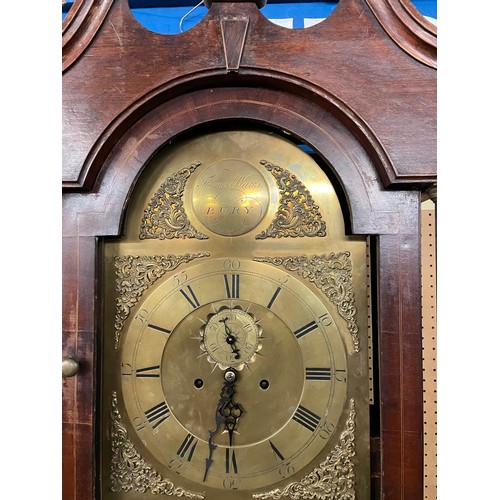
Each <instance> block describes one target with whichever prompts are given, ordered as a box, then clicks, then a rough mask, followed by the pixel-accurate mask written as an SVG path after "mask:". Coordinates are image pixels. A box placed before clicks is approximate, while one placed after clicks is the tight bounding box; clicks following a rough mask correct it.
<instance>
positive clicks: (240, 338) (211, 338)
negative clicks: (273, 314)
mask: <svg viewBox="0 0 500 500" xmlns="http://www.w3.org/2000/svg"><path fill="white" fill-rule="evenodd" d="M261 333H262V327H261V326H259V325H258V324H257V321H256V319H255V317H254V315H253V314H252V313H250V312H248V311H245V310H243V309H242V307H240V306H234V307H227V306H222V307H221V308H220V309H219V310H218V311H217V312H216V313H214V314H210V315H209V316H208V318H207V322H206V323H205V324H204V325H203V326H202V327H201V329H200V335H201V349H202V351H204V352H206V354H207V359H208V361H209V362H210V363H217V365H218V366H219V368H221V369H222V370H225V369H227V368H230V367H231V368H235V369H236V370H242V369H243V368H244V367H245V365H247V364H248V363H251V362H253V361H255V358H256V356H257V352H258V351H260V349H261V348H262V343H261V341H260V336H261Z"/></svg>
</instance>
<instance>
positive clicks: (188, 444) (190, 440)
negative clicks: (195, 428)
mask: <svg viewBox="0 0 500 500" xmlns="http://www.w3.org/2000/svg"><path fill="white" fill-rule="evenodd" d="M197 443H198V440H197V439H196V438H195V437H194V436H193V435H192V434H189V433H188V435H187V436H186V437H185V439H184V441H183V442H182V444H181V445H180V447H179V449H178V450H177V455H178V456H179V457H181V458H184V457H185V456H186V454H187V461H188V462H191V459H192V458H193V453H194V450H195V448H196V444H197ZM188 452H189V453H188Z"/></svg>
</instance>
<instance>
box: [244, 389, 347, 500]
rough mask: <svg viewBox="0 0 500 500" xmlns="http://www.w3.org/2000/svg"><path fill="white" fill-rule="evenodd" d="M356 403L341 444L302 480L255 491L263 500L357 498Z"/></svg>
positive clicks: (341, 499)
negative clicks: (259, 491)
mask: <svg viewBox="0 0 500 500" xmlns="http://www.w3.org/2000/svg"><path fill="white" fill-rule="evenodd" d="M355 431H356V405H355V401H354V399H351V400H350V402H349V417H348V419H347V421H346V425H345V428H344V430H343V431H342V434H341V436H340V439H339V442H338V444H337V446H335V448H334V449H333V450H332V451H331V452H330V453H329V454H328V456H327V457H326V459H325V460H324V461H323V462H321V463H320V464H319V466H318V467H316V468H315V469H314V470H313V471H312V472H310V473H309V474H307V476H304V477H303V478H302V479H301V480H300V481H296V482H293V483H290V484H288V485H287V486H285V487H284V488H276V489H274V490H271V491H266V492H264V493H254V495H253V497H254V498H258V499H261V500H267V499H273V500H278V499H281V498H290V499H292V500H299V499H302V498H306V499H320V500H327V499H328V500H355V498H356V490H355V479H356V476H355V472H354V470H355V469H354V462H353V458H354V456H355V455H356V443H355V438H356V435H355Z"/></svg>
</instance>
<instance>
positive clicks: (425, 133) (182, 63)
mask: <svg viewBox="0 0 500 500" xmlns="http://www.w3.org/2000/svg"><path fill="white" fill-rule="evenodd" d="M209 4H210V9H209V12H208V14H207V16H206V17H205V18H204V19H203V20H202V21H201V22H200V23H199V24H198V25H197V26H195V27H194V28H192V29H190V30H189V31H187V32H186V33H183V34H181V35H172V36H162V35H158V34H155V33H151V32H149V31H147V30H146V29H145V28H143V27H142V26H140V25H139V24H138V23H137V21H136V20H135V19H134V18H133V16H132V14H131V12H130V9H129V7H128V3H127V1H126V0H114V1H112V0H107V1H100V2H98V1H95V0H89V1H85V0H82V1H81V2H79V3H78V5H76V4H75V10H74V11H73V13H72V16H73V18H72V20H71V19H70V21H68V22H67V23H66V25H65V26H64V28H65V31H64V38H63V147H64V155H63V162H64V163H63V231H64V234H63V290H64V293H63V338H62V339H63V357H65V358H74V359H76V360H78V362H79V371H78V373H77V374H76V375H74V376H71V377H66V378H64V379H63V498H64V500H70V499H75V500H90V499H93V498H96V499H97V498H99V491H98V483H97V479H96V478H97V472H96V450H95V445H96V443H95V438H96V433H97V423H98V420H97V412H98V411H99V409H98V407H97V396H96V392H97V391H98V376H99V373H98V369H97V366H98V358H99V352H98V346H99V317H100V316H99V314H100V300H99V299H98V297H99V294H100V292H101V291H100V288H99V277H100V262H99V245H100V243H99V237H101V236H116V235H119V234H120V232H121V230H122V224H123V217H124V214H125V211H126V208H127V203H128V200H129V198H130V195H131V193H132V191H133V188H134V185H135V182H136V180H137V179H138V177H139V176H140V174H141V172H143V170H144V169H145V168H147V163H148V161H149V159H150V158H151V156H152V155H153V154H154V153H155V152H156V151H157V150H158V149H160V148H161V147H162V146H163V145H164V144H165V143H167V142H168V141H172V140H175V139H176V138H177V137H180V136H183V135H184V134H186V133H189V132H190V131H193V130H196V129H199V127H203V126H205V127H210V126H211V125H212V124H221V123H225V122H227V123H229V122H236V121H238V122H240V123H242V122H243V123H247V124H251V125H252V126H257V127H261V128H268V129H270V130H277V131H284V132H285V133H287V134H291V135H292V136H294V137H296V138H297V139H300V140H301V141H302V142H304V143H306V144H308V145H310V146H311V147H312V148H313V149H314V150H315V151H316V152H317V153H318V155H319V156H320V157H321V159H322V160H323V162H324V164H325V165H326V168H329V169H331V172H330V173H331V174H332V175H334V176H335V177H336V179H337V181H338V186H339V189H341V190H342V191H343V195H344V197H345V200H346V205H347V206H346V217H347V219H348V220H347V226H348V227H349V230H350V232H351V233H352V234H359V235H373V242H374V243H375V248H374V251H375V252H376V280H375V281H376V286H377V294H376V300H377V302H376V304H374V306H375V307H376V309H378V314H377V317H378V323H377V325H376V326H377V332H378V335H377V343H378V371H377V373H378V379H379V380H378V384H379V392H378V398H379V401H378V405H377V406H376V408H377V409H376V411H374V413H375V415H374V417H373V418H374V422H377V423H376V424H375V423H374V426H375V427H377V426H379V428H380V435H374V440H373V443H372V444H373V468H374V470H373V477H372V492H373V495H372V496H373V498H385V499H391V500H392V499H394V500H396V499H407V500H409V499H415V498H423V408H422V377H421V371H422V366H421V364H422V361H421V307H420V261H419V258H417V256H418V255H420V239H419V214H420V191H422V190H425V189H427V188H428V187H430V186H432V185H434V184H435V182H436V152H435V149H436V144H435V141H436V138H435V135H436V130H435V121H436V109H435V80H436V71H435V66H436V64H435V46H436V43H435V29H433V28H430V27H429V26H427V24H428V23H426V22H425V20H421V19H419V18H418V16H417V15H416V13H415V12H414V10H412V8H411V7H409V6H408V5H409V2H408V1H406V0H385V1H382V0H340V2H339V6H338V7H337V9H336V10H335V11H334V13H333V14H332V15H331V16H330V17H329V18H327V19H326V20H325V21H323V22H322V23H320V24H319V25H317V26H315V27H312V28H308V29H307V30H293V31H291V30H286V29H284V28H281V27H279V26H275V25H273V24H271V23H270V22H269V21H268V20H266V19H265V18H264V17H263V16H262V14H261V13H260V12H259V9H258V7H257V5H256V4H255V2H252V1H248V2H245V1H235V2H223V1H213V2H209ZM76 7H77V8H76ZM236 18H238V19H245V32H244V36H243V37H242V36H240V35H241V33H236V35H234V34H233V35H231V34H229V38H228V32H227V31H226V32H225V34H224V33H223V32H222V31H221V30H222V29H223V28H221V20H223V19H226V20H227V19H236ZM71 26H73V27H71ZM233 28H234V27H232V28H231V29H233ZM237 29H238V28H237ZM224 35H225V39H224ZM236 40H239V41H236ZM241 40H243V41H241ZM231 44H233V45H234V44H237V45H238V46H236V47H235V46H232V45H231ZM239 44H241V46H240V45H239ZM240 49H241V52H240ZM228 51H229V53H230V54H233V55H232V56H230V57H231V61H230V62H231V64H228ZM234 54H236V56H234ZM235 61H236V62H235ZM374 272H375V271H374ZM96 297H97V299H96ZM361 500H365V499H361Z"/></svg>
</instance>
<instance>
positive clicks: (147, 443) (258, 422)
mask: <svg viewBox="0 0 500 500" xmlns="http://www.w3.org/2000/svg"><path fill="white" fill-rule="evenodd" d="M144 171H145V172H146V171H147V173H148V174H147V175H142V176H141V178H140V179H139V180H138V181H137V184H136V186H135V188H134V193H132V194H131V197H130V203H129V208H128V213H127V217H126V218H125V226H124V236H123V237H122V238H120V239H119V240H113V241H107V242H106V243H105V245H104V251H105V259H106V261H105V266H104V267H105V273H106V276H105V291H106V293H105V325H104V332H103V339H104V340H103V342H104V351H103V356H102V359H103V370H104V371H103V376H102V384H103V390H102V395H103V396H102V397H103V405H104V404H110V402H111V400H113V402H114V401H116V402H115V403H114V406H113V408H114V411H113V418H114V420H113V424H112V426H111V428H110V425H109V421H108V420H106V418H108V415H109V413H106V411H105V410H103V412H102V415H103V425H102V436H103V438H102V443H103V445H102V464H103V467H102V477H103V483H102V492H103V500H117V499H118V498H119V499H120V500H127V497H128V495H129V493H130V498H132V497H133V498H134V499H137V500H146V499H147V498H149V497H150V496H151V495H155V494H158V493H162V494H166V495H173V496H185V497H187V498H205V499H206V500H253V499H255V498H262V499H265V498H283V499H286V498H290V497H291V495H290V494H289V493H286V492H290V491H299V490H300V491H303V496H304V497H305V498H314V495H316V492H318V495H317V496H318V497H319V496H322V498H332V499H334V498H336V496H335V495H334V493H333V492H334V491H335V490H338V491H342V495H344V496H343V498H347V497H348V496H349V498H353V497H355V496H356V498H358V495H357V494H356V495H355V493H356V492H357V491H361V492H367V491H368V489H367V488H368V487H367V485H368V481H369V468H368V467H367V465H368V458H367V457H368V456H369V454H368V450H369V439H368V436H369V434H368V383H367V381H368V371H367V362H366V359H367V358H366V357H365V356H366V352H367V349H366V348H367V341H366V330H367V328H366V302H363V300H364V299H363V285H364V282H365V281H364V280H365V279H366V269H365V265H366V241H364V240H363V239H361V238H358V239H357V240H356V237H350V236H349V237H348V236H346V235H345V234H344V230H343V219H342V212H341V209H340V203H339V201H338V199H337V198H336V196H335V192H334V189H333V186H332V184H331V183H330V182H329V180H328V178H327V176H326V175H325V173H324V172H323V171H322V170H321V169H320V168H319V167H318V165H316V164H315V163H314V161H313V160H312V159H311V158H310V157H309V156H308V155H307V154H306V153H304V152H303V151H301V150H300V149H299V148H297V146H295V145H294V144H292V143H291V142H290V141H288V140H286V139H283V138H281V137H278V136H276V135H273V134H269V133H263V132H255V131H244V130H238V131H232V132H215V133H213V134H207V135H206V136H203V137H193V138H191V139H187V140H186V141H180V142H178V143H177V144H175V145H172V146H171V147H165V149H163V150H161V151H158V152H157V154H155V156H154V157H152V158H151V161H150V162H149V163H148V165H146V166H145V170H144ZM353 282H354V283H355V285H356V286H353ZM360 283H361V286H360ZM356 287H357V288H356ZM360 311H361V313H362V314H360ZM363 315H364V316H363ZM114 394H116V399H113V397H112V396H113V395H114ZM103 408H105V407H104V406H103ZM354 410H355V412H354ZM354 413H355V414H354ZM346 430H347V431H349V433H348V435H346V434H345V432H346ZM355 434H356V435H355ZM355 438H356V439H357V442H356V443H354V440H355ZM358 456H359V457H361V458H360V459H359V461H357V460H358ZM332 457H333V458H332ZM360 463H361V465H360ZM360 470H362V471H363V472H361V473H358V471H360ZM356 474H357V475H356ZM360 481H361V483H360ZM358 484H359V487H358ZM109 492H111V493H109ZM294 494H295V493H294ZM301 494H302V493H301ZM259 495H260V496H259ZM341 498H342V496H341ZM359 498H368V496H364V493H362V494H361V496H359Z"/></svg>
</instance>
